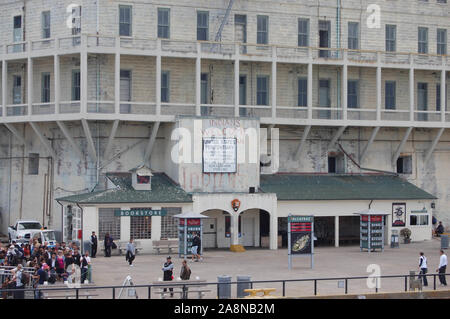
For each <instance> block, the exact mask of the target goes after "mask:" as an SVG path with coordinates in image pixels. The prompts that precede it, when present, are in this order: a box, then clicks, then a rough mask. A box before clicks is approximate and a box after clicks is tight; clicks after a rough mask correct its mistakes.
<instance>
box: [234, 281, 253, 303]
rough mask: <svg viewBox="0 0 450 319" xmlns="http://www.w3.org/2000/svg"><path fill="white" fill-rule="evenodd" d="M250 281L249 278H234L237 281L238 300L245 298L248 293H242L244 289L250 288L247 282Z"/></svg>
mask: <svg viewBox="0 0 450 319" xmlns="http://www.w3.org/2000/svg"><path fill="white" fill-rule="evenodd" d="M250 280H251V277H250V276H236V281H237V293H236V295H237V297H238V298H244V297H245V296H248V295H249V293H248V292H244V290H245V289H250V288H252V284H251V283H250V282H249V281H250Z"/></svg>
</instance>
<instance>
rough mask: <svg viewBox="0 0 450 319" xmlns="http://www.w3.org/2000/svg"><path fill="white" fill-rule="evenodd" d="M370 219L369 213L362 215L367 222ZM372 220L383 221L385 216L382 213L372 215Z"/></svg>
mask: <svg viewBox="0 0 450 319" xmlns="http://www.w3.org/2000/svg"><path fill="white" fill-rule="evenodd" d="M368 220H369V216H367V215H362V221H363V222H367V221H368ZM370 221H371V222H382V221H383V216H382V215H373V216H370Z"/></svg>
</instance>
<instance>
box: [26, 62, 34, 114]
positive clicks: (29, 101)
mask: <svg viewBox="0 0 450 319" xmlns="http://www.w3.org/2000/svg"><path fill="white" fill-rule="evenodd" d="M27 80H28V83H27V93H28V94H27V104H28V108H27V112H26V113H27V114H28V115H30V114H31V113H32V110H33V109H32V108H33V59H32V58H31V57H28V60H27Z"/></svg>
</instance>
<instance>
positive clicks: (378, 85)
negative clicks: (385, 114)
mask: <svg viewBox="0 0 450 319" xmlns="http://www.w3.org/2000/svg"><path fill="white" fill-rule="evenodd" d="M381 105H382V101H381V66H377V121H381Z"/></svg>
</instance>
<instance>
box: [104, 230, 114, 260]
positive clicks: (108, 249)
mask: <svg viewBox="0 0 450 319" xmlns="http://www.w3.org/2000/svg"><path fill="white" fill-rule="evenodd" d="M112 243H113V238H112V237H111V236H109V233H107V234H106V235H105V257H111V248H112Z"/></svg>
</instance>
